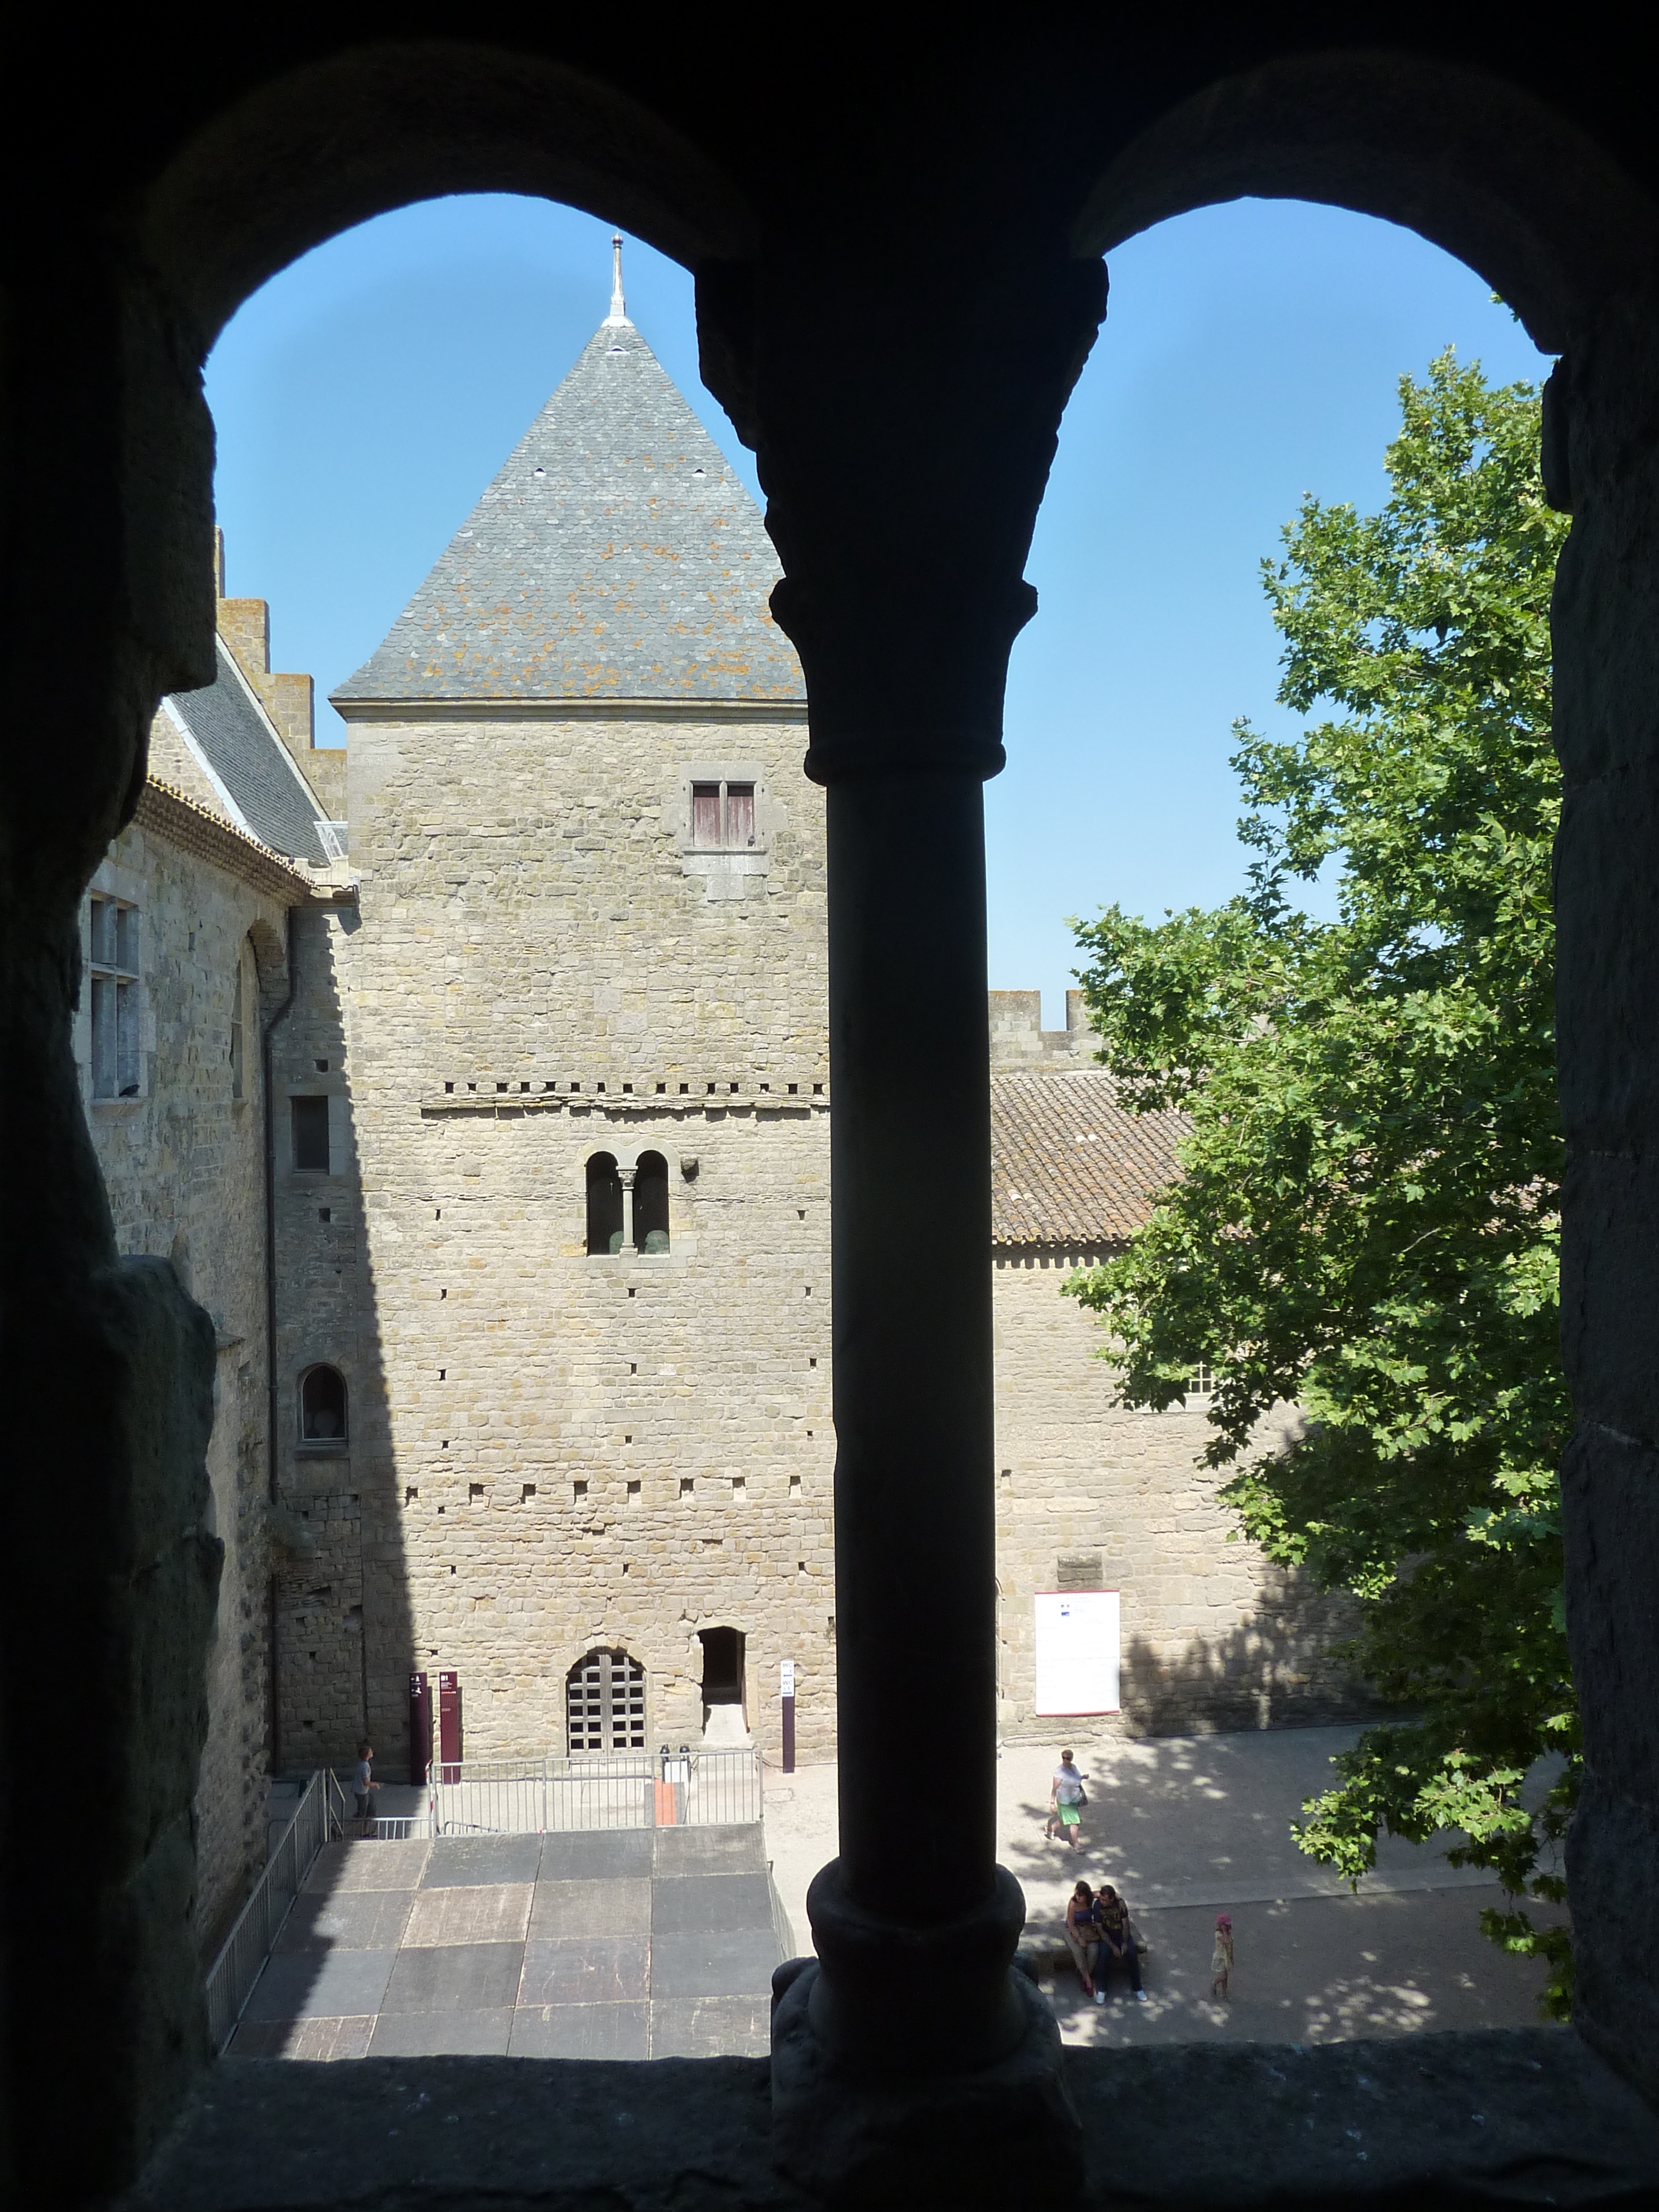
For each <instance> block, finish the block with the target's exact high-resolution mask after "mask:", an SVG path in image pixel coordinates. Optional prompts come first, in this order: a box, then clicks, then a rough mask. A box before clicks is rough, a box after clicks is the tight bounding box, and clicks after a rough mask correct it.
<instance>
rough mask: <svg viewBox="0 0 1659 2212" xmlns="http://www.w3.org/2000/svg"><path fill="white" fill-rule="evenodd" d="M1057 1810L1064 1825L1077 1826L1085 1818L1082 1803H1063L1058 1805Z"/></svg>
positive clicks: (1061, 1824) (1061, 1823) (1068, 1826)
mask: <svg viewBox="0 0 1659 2212" xmlns="http://www.w3.org/2000/svg"><path fill="white" fill-rule="evenodd" d="M1056 1810H1057V1811H1058V1812H1059V1814H1060V1826H1062V1827H1066V1828H1075V1827H1076V1826H1077V1825H1078V1823H1079V1821H1080V1820H1082V1818H1083V1808H1082V1807H1081V1806H1080V1805H1061V1806H1059V1807H1057V1808H1056Z"/></svg>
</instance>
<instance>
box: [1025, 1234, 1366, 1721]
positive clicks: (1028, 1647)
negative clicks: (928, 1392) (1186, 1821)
mask: <svg viewBox="0 0 1659 2212" xmlns="http://www.w3.org/2000/svg"><path fill="white" fill-rule="evenodd" d="M1102 1256H1103V1255H1101V1254H1099V1253H1097V1252H1076V1253H1072V1254H1060V1253H1056V1252H1052V1251H1044V1250H1035V1249H1034V1250H1031V1251H1029V1252H1020V1251H1018V1249H1009V1250H1008V1251H1007V1252H1006V1253H999V1255H998V1256H997V1259H996V1261H995V1263H994V1268H993V1284H994V1293H993V1296H994V1317H995V1357H996V1394H997V1477H996V1484H997V1573H998V1581H999V1584H1000V1636H999V1646H998V1650H999V1681H1000V1729H1001V1732H1002V1733H1003V1734H1004V1735H1008V1736H1022V1737H1046V1736H1050V1735H1054V1732H1055V1729H1056V1726H1057V1725H1058V1723H1056V1722H1054V1720H1045V1719H1042V1718H1039V1717H1038V1716H1037V1714H1036V1706H1035V1680H1036V1678H1035V1632H1034V1610H1033V1599H1034V1597H1035V1595H1036V1592H1038V1591H1039V1590H1054V1589H1063V1588H1066V1587H1082V1586H1086V1585H1087V1584H1088V1583H1093V1585H1094V1586H1095V1587H1098V1588H1102V1589H1115V1590H1117V1591H1118V1592H1119V1593H1120V1607H1121V1616H1120V1618H1121V1701H1122V1711H1121V1726H1122V1727H1123V1728H1124V1729H1126V1730H1127V1731H1128V1732H1130V1733H1135V1734H1142V1733H1144V1734H1150V1735H1182V1734H1186V1733H1188V1732H1189V1731H1192V1730H1198V1729H1238V1728H1266V1727H1269V1726H1273V1725H1276V1724H1279V1723H1286V1722H1300V1723H1311V1722H1315V1721H1323V1720H1330V1719H1334V1718H1337V1717H1345V1716H1347V1715H1350V1714H1352V1713H1353V1712H1355V1711H1358V1710H1361V1707H1360V1704H1359V1702H1358V1699H1357V1697H1356V1694H1355V1692H1354V1691H1353V1689H1352V1686H1351V1685H1350V1683H1349V1682H1348V1680H1347V1679H1346V1675H1345V1674H1344V1673H1343V1671H1342V1669H1341V1668H1340V1665H1339V1664H1338V1663H1337V1662H1336V1661H1335V1660H1334V1658H1333V1656H1332V1655H1331V1649H1330V1646H1331V1644H1332V1642H1333V1640H1334V1638H1338V1637H1340V1635H1342V1634H1343V1633H1345V1632H1347V1630H1348V1628H1349V1626H1350V1616H1349V1614H1348V1613H1347V1612H1346V1609H1345V1607H1343V1606H1342V1605H1341V1604H1340V1603H1338V1602H1337V1601H1333V1600H1330V1599H1327V1598H1323V1597H1321V1596H1319V1595H1316V1594H1315V1593H1313V1592H1310V1591H1309V1590H1307V1589H1304V1588H1300V1587H1298V1586H1297V1580H1296V1578H1295V1577H1293V1576H1291V1575H1288V1574H1287V1573H1286V1572H1285V1571H1284V1570H1282V1569H1280V1568H1278V1567H1275V1566H1273V1565H1272V1564H1271V1562H1269V1561H1268V1560H1267V1559H1264V1558H1263V1557H1262V1555H1261V1553H1260V1551H1259V1550H1258V1549H1257V1548H1256V1547H1255V1545H1253V1544H1250V1543H1248V1542H1246V1541H1245V1540H1244V1539H1243V1536H1242V1535H1237V1534H1236V1532H1237V1522H1236V1521H1235V1520H1234V1518H1233V1516H1231V1514H1230V1513H1228V1512H1227V1510H1225V1507H1223V1506H1222V1505H1220V1504H1218V1501H1217V1498H1216V1490H1217V1486H1218V1482H1219V1481H1220V1480H1223V1479H1224V1478H1222V1477H1219V1476H1218V1475H1217V1474H1213V1473H1212V1472H1211V1471H1210V1470H1208V1469H1206V1468H1202V1467H1200V1466H1199V1465H1197V1464H1196V1462H1197V1461H1198V1459H1199V1457H1200V1454H1201V1453H1202V1451H1203V1449H1204V1445H1205V1443H1206V1440H1207V1437H1208V1427H1207V1424H1206V1420H1205V1419H1204V1413H1203V1405H1202V1401H1197V1400H1194V1401H1188V1407H1187V1408H1186V1409H1185V1410H1181V1411H1172V1412H1170V1413H1139V1412H1132V1411H1129V1410H1128V1409H1127V1408H1125V1407H1121V1406H1120V1405H1118V1404H1116V1403H1115V1396H1116V1383H1115V1376H1114V1373H1113V1370H1112V1369H1111V1367H1110V1366H1109V1364H1107V1363H1106V1362H1105V1361H1103V1360H1102V1359H1101V1358H1098V1357H1097V1353H1098V1352H1099V1350H1100V1346H1101V1343H1102V1336H1101V1331H1100V1328H1099V1325H1098V1323H1097V1322H1096V1320H1095V1318H1094V1316H1092V1315H1091V1314H1090V1313H1088V1312H1087V1311H1086V1310H1085V1309H1084V1308H1082V1307H1080V1306H1079V1305H1078V1304H1077V1303H1076V1301H1075V1300H1074V1299H1071V1298H1066V1297H1061V1296H1060V1286H1061V1285H1062V1284H1063V1283H1064V1282H1065V1281H1066V1279H1067V1277H1068V1276H1069V1275H1070V1274H1071V1273H1073V1271H1074V1270H1075V1269H1076V1268H1077V1267H1079V1266H1085V1265H1091V1264H1093V1263H1095V1262H1096V1261H1098V1260H1099V1259H1100V1258H1101V1257H1102ZM1295 1418H1296V1417H1295V1416H1294V1415H1293V1414H1291V1413H1285V1415H1284V1416H1282V1417H1281V1418H1279V1419H1277V1420H1275V1421H1273V1422H1271V1423H1269V1424H1267V1425H1265V1426H1264V1430H1263V1433H1262V1439H1261V1440H1262V1442H1263V1443H1264V1444H1266V1445H1268V1446H1269V1447H1270V1446H1271V1444H1272V1443H1273V1441H1274V1440H1275V1439H1276V1438H1282V1437H1284V1436H1285V1435H1286V1434H1287V1433H1288V1432H1289V1431H1290V1428H1291V1423H1292V1422H1293V1421H1294V1419H1295ZM1230 1538H1231V1539H1232V1540H1233V1541H1229V1540H1230ZM1092 1559H1098V1562H1099V1578H1098V1580H1096V1578H1095V1577H1094V1575H1093V1573H1092V1571H1091V1567H1090V1565H1088V1563H1089V1562H1090V1561H1091V1560H1092Z"/></svg>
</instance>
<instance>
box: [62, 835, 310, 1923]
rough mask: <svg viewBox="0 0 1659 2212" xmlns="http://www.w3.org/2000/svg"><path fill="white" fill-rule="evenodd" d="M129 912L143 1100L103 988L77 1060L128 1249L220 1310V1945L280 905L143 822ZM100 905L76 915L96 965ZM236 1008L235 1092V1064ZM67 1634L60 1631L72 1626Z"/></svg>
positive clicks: (214, 1799) (211, 1811)
mask: <svg viewBox="0 0 1659 2212" xmlns="http://www.w3.org/2000/svg"><path fill="white" fill-rule="evenodd" d="M92 892H93V894H94V896H107V897H109V898H112V899H115V900H118V901H122V902H127V903H128V904H129V905H130V906H131V909H132V911H133V914H134V915H135V920H134V921H133V922H132V923H131V924H130V925H129V927H130V929H131V944H132V945H133V947H134V951H135V953H136V965H137V970H138V982H137V992H138V1007H139V1012H138V1018H139V1023H140V1032H139V1046H140V1051H139V1058H138V1065H137V1095H136V1096H134V1097H131V1098H121V1097H114V1098H108V1099H100V1098H94V1097H93V1095H92V1094H93V1084H92V1062H93V1053H92V1034H91V1027H92V1004H91V1002H92V993H91V988H90V983H89V981H88V980H85V979H83V981H82V989H81V1001H80V1007H79V1011H78V1012H77V1015H76V1024H75V1033H74V1034H75V1053H76V1061H77V1064H78V1065H79V1066H80V1069H81V1073H82V1097H83V1099H84V1101H85V1103H86V1111H87V1118H88V1122H89V1124H90V1126H91V1129H92V1134H93V1141H94V1146H95V1147H96V1150H97V1153H98V1158H99V1161H100V1165H101V1167H102V1169H103V1173H104V1180H105V1184H106V1188H107V1190H108V1193H109V1201H110V1206H111V1210H112V1213H113V1215H114V1219H115V1226H116V1235H117V1238H118V1245H119V1249H120V1250H121V1251H122V1252H123V1253H128V1254H150V1255H159V1256H161V1257H164V1258H170V1259H171V1260H172V1261H173V1266H174V1267H175V1268H176V1270H177V1272H178V1273H179V1277H180V1279H181V1280H182V1281H183V1283H184V1285H185V1289H186V1290H187V1291H189V1292H190V1294H191V1297H194V1298H195V1299H196V1300H197V1303H198V1304H200V1305H202V1306H204V1307H205V1308H206V1310H207V1311H208V1312H209V1313H210V1315H211V1316H212V1318H213V1322H214V1327H215V1329H216V1334H217V1340H218V1351H219V1359H218V1376H217V1383H216V1412H215V1419H214V1425H213V1433H212V1438H211V1441H210V1446H209V1451H208V1473H209V1476H210V1482H211V1492H212V1511H213V1531H212V1533H213V1534H216V1536H217V1537H218V1538H219V1539H220V1541H222V1543H223V1545H224V1547H225V1551H224V1567H223V1574H222V1580H221V1583H220V1587H219V1607H218V1617H217V1623H216V1629H215V1635H214V1642H213V1644H212V1647H211V1650H210V1656H209V1685H208V1687H209V1712H210V1725H209V1735H208V1741H207V1746H206V1749H205V1751H204V1754H203V1759H202V1767H201V1780H200V1786H199V1790H198V1793H197V1801H196V1814H197V1823H198V1832H197V1850H198V1865H199V1869H200V1875H199V1887H198V1892H197V1929H198V1931H199V1933H200V1936H201V1938H202V1941H203V1942H204V1944H210V1942H212V1941H213V1939H214V1938H215V1936H216V1935H217V1934H218V1933H219V1932H221V1931H222V1929H223V1927H224V1925H225V1923H226V1922H227V1921H228V1917H229V1916H230V1914H231V1913H232V1912H233V1911H234V1907H235V1906H236V1905H237V1904H238V1903H240V1899H241V1898H242V1897H243V1896H244V1894H245V1893H246V1889H247V1887H248V1884H249V1882H250V1881H252V1876H253V1875H254V1874H255V1873H256V1872H257V1871H258V1868H259V1867H260V1866H261V1865H262V1864H263V1863H264V1781H265V1773H266V1727H267V1715H268V1711H269V1706H270V1677H269V1662H268V1633H267V1629H268V1601H267V1589H268V1578H269V1565H268V1552H267V1530H266V1521H267V1443H266V1437H267V1406H266V1395H265V1376H266V1338H265V1314H266V1304H265V1231H264V1113H263V1098H262V1091H261V1070H260V1059H259V1023H260V1018H261V1012H262V1009H263V1008H264V1007H265V1006H269V1004H270V1000H271V998H272V996H273V994H280V991H281V988H282V985H283V978H282V973H281V970H282V967H283V944H284V938H285V927H286V909H285V907H284V905H283V902H281V901H280V900H279V899H277V898H276V897H274V896H270V894H268V893H265V892H262V891H260V890H256V889H254V888H252V886H251V885H250V884H247V883H246V882H244V881H242V880H240V879H239V878H238V877H236V876H235V875H234V874H232V873H230V872H228V871H226V870H225V869H222V868H221V867H218V866H215V865H213V864H212V863H211V862H210V861H208V860H204V859H203V858H201V857H200V856H199V855H198V854H193V853H189V852H185V851H182V850H180V849H179V848H178V847H176V846H175V845H173V843H171V842H168V841H167V839H166V838H164V837H161V836H156V835H155V834H153V833H151V832H149V831H147V830H146V829H143V828H142V827H139V826H137V825H134V826H132V827H131V828H129V829H125V830H124V831H123V832H122V834H121V836H119V837H118V839H117V840H116V842H115V844H114V845H113V846H112V848H111V850H110V853H109V854H108V856H107V857H106V860H104V862H103V863H102V865H101V866H100V868H99V870H98V872H97V874H96V875H95V876H94V878H93V882H92ZM90 915H91V902H90V900H88V903H87V905H86V907H85V908H83V911H82V960H83V963H89V961H90V958H91V954H92V945H91V941H90V935H89V928H90ZM239 998H240V1016H241V1052H240V1093H241V1095H240V1097H238V1096H237V1095H235V1094H236V1091H237V1089H238V1084H237V1080H236V1071H235V1069H234V1066H233V1063H232V1059H231V1045H232V1018H233V1012H234V1009H235V1008H236V1006H237V1004H238V1001H239ZM66 1632H68V1630H67V1625H66Z"/></svg>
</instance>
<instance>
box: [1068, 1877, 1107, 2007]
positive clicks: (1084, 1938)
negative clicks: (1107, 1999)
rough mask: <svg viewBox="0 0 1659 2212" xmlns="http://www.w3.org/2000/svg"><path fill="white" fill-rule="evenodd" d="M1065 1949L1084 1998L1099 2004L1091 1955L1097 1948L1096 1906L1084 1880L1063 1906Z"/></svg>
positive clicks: (1097, 1913)
mask: <svg viewBox="0 0 1659 2212" xmlns="http://www.w3.org/2000/svg"><path fill="white" fill-rule="evenodd" d="M1099 1948H1100V1921H1099V1907H1098V1905H1097V1904H1096V1902H1095V1893H1094V1892H1093V1890H1091V1888H1090V1887H1089V1885H1088V1883H1087V1882H1086V1881H1080V1882H1079V1884H1078V1886H1077V1887H1076V1888H1075V1889H1074V1890H1073V1892H1072V1895H1071V1899H1070V1902H1069V1903H1068V1904H1067V1905H1066V1949H1067V1950H1068V1951H1069V1952H1070V1953H1071V1954H1072V1957H1073V1960H1075V1962H1076V1965H1077V1972H1078V1979H1079V1981H1080V1982H1081V1983H1082V1984H1083V1994H1084V1996H1085V1997H1093V1999H1094V2001H1095V2002H1096V2003H1097V2004H1099V2003H1100V2002H1103V2000H1102V1998H1101V1995H1100V1992H1099V1991H1098V1990H1097V1989H1096V1987H1095V1954H1096V1953H1097V1951H1098V1950H1099Z"/></svg>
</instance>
